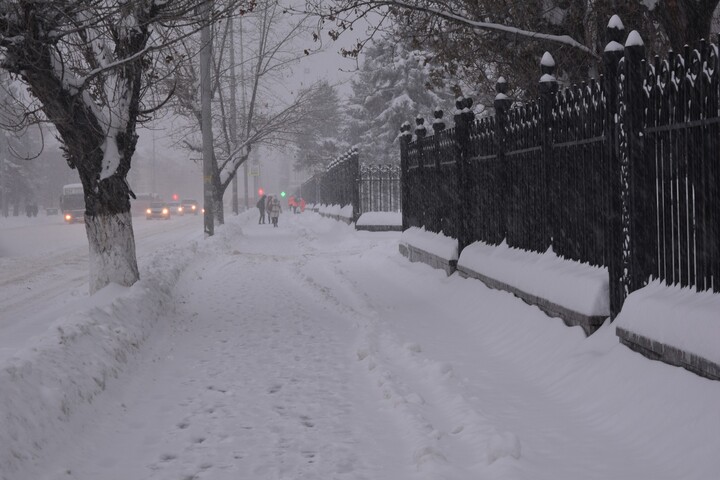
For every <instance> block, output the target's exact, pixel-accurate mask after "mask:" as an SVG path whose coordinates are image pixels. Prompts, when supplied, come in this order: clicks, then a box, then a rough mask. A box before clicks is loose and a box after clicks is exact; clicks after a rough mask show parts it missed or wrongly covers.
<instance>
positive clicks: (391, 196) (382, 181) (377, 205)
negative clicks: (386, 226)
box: [358, 164, 402, 213]
mask: <svg viewBox="0 0 720 480" xmlns="http://www.w3.org/2000/svg"><path fill="white" fill-rule="evenodd" d="M358 183H359V188H360V212H361V213H365V212H399V211H401V210H402V204H401V203H400V165H367V164H361V165H360V177H359V179H358Z"/></svg>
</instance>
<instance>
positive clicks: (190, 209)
mask: <svg viewBox="0 0 720 480" xmlns="http://www.w3.org/2000/svg"><path fill="white" fill-rule="evenodd" d="M182 208H183V213H187V214H188V215H190V214H191V213H192V214H193V215H197V214H198V212H199V211H200V207H198V202H196V201H195V200H183V201H182Z"/></svg>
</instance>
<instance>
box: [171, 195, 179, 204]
mask: <svg viewBox="0 0 720 480" xmlns="http://www.w3.org/2000/svg"><path fill="white" fill-rule="evenodd" d="M178 198H180V197H178V194H177V193H173V194H172V199H173V202H177V201H178Z"/></svg>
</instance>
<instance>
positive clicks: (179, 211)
mask: <svg viewBox="0 0 720 480" xmlns="http://www.w3.org/2000/svg"><path fill="white" fill-rule="evenodd" d="M167 206H168V209H170V215H180V216H183V214H184V213H185V212H184V211H183V206H182V204H181V203H180V202H169V203H168V204H167Z"/></svg>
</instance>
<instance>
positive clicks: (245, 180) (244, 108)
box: [240, 17, 250, 210]
mask: <svg viewBox="0 0 720 480" xmlns="http://www.w3.org/2000/svg"><path fill="white" fill-rule="evenodd" d="M240 80H241V82H242V96H241V97H240V100H241V102H242V104H241V105H242V106H241V108H242V112H243V119H244V120H245V125H243V131H246V129H247V120H248V118H247V104H246V100H247V99H246V95H247V92H246V90H245V44H244V43H243V24H242V17H240ZM249 163H250V158H249V156H248V158H246V159H245V163H244V164H243V183H244V185H243V187H244V189H245V209H246V210H247V209H248V208H250V194H249V192H248V164H249Z"/></svg>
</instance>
